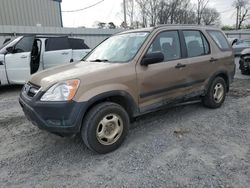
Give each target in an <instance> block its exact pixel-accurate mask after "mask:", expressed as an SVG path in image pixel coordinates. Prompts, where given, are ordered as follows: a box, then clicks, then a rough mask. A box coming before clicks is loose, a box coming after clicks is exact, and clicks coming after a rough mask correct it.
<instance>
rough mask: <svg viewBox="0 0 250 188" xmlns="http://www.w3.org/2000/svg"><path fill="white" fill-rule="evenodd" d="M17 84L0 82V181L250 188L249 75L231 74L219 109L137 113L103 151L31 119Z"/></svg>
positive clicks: (196, 107)
mask: <svg viewBox="0 0 250 188" xmlns="http://www.w3.org/2000/svg"><path fill="white" fill-rule="evenodd" d="M20 89H21V87H18V86H11V87H2V88H0V106H1V108H0V187H91V188H93V187H242V188H247V187H250V118H249V115H250V80H247V79H236V80H235V82H234V84H233V85H232V88H231V91H230V93H229V94H228V96H227V99H226V101H225V103H224V105H223V106H222V107H221V108H220V109H216V110H211V109H207V108H204V107H202V105H201V104H200V103H196V104H191V105H186V106H179V107H175V108H171V109H167V110H162V111H159V112H155V113H152V114H149V115H145V116H143V117H141V118H139V119H138V120H137V121H136V122H135V123H133V124H132V127H131V131H130V134H129V135H128V138H127V139H126V141H125V143H124V144H123V145H122V146H121V147H120V148H119V149H118V150H116V151H115V152H112V153H110V154H106V155H96V154H93V153H92V152H91V151H89V150H88V149H87V148H86V147H85V146H84V144H83V143H82V141H81V139H80V138H79V137H72V138H61V137H58V136H55V135H53V134H50V133H47V132H45V131H41V130H39V129H37V128H36V127H35V126H33V125H31V124H30V123H29V122H28V121H27V120H26V118H25V117H24V114H23V112H22V110H21V108H20V107H19V104H18V101H17V96H18V93H19V91H20Z"/></svg>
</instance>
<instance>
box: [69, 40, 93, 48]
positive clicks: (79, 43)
mask: <svg viewBox="0 0 250 188" xmlns="http://www.w3.org/2000/svg"><path fill="white" fill-rule="evenodd" d="M69 44H70V46H71V48H72V49H73V50H82V49H89V47H88V46H87V45H86V44H85V43H84V40H82V39H73V38H69Z"/></svg>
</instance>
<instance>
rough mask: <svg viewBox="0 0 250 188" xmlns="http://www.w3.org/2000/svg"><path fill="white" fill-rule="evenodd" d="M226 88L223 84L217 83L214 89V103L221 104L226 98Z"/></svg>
mask: <svg viewBox="0 0 250 188" xmlns="http://www.w3.org/2000/svg"><path fill="white" fill-rule="evenodd" d="M224 92H225V91H224V87H223V85H222V84H221V83H217V84H216V85H215V87H214V101H215V102H216V103H220V102H221V101H222V99H223V96H224Z"/></svg>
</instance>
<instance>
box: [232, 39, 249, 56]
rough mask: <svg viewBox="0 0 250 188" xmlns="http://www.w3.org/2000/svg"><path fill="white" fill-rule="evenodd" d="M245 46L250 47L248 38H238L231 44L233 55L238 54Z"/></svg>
mask: <svg viewBox="0 0 250 188" xmlns="http://www.w3.org/2000/svg"><path fill="white" fill-rule="evenodd" d="M246 48H250V39H244V40H238V41H237V42H235V43H234V44H233V50H234V54H235V56H240V55H241V52H242V51H243V50H244V49H246Z"/></svg>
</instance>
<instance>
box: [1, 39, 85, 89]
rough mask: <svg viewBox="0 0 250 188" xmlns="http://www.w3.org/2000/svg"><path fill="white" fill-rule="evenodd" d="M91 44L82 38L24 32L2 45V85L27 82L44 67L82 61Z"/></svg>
mask: <svg viewBox="0 0 250 188" xmlns="http://www.w3.org/2000/svg"><path fill="white" fill-rule="evenodd" d="M89 51H90V49H89V47H88V46H87V45H86V44H85V43H84V41H83V40H82V39H76V38H68V37H51V36H22V37H17V38H15V39H13V40H11V41H8V42H6V43H5V44H4V45H3V46H2V47H1V48H0V85H8V84H24V83H25V82H26V81H27V80H28V79H29V78H30V75H32V74H34V73H36V72H38V71H40V70H44V69H48V68H51V67H54V66H59V65H63V64H67V63H71V62H77V61H80V60H81V59H82V58H83V57H84V56H85V55H86V54H87V53H88V52H89Z"/></svg>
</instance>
